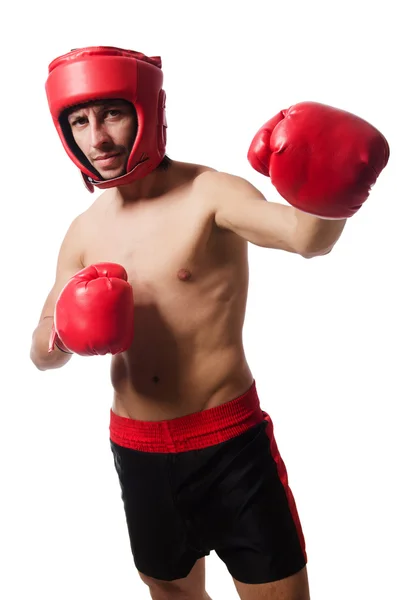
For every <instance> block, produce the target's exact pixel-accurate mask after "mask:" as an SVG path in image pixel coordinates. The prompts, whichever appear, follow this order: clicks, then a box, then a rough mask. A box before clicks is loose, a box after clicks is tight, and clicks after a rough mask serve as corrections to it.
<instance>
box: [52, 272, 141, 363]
mask: <svg viewBox="0 0 397 600" xmlns="http://www.w3.org/2000/svg"><path fill="white" fill-rule="evenodd" d="M133 319H134V301H133V290H132V287H131V285H130V284H129V283H128V276H127V272H126V270H125V269H124V267H122V266H121V265H117V264H113V263H98V264H96V265H91V266H89V267H86V268H85V269H82V270H81V271H79V272H78V273H76V275H74V276H73V277H72V278H71V279H70V280H69V281H68V283H67V284H66V285H65V287H64V288H63V290H62V292H61V293H60V295H59V298H58V300H57V302H56V305H55V314H54V327H53V332H52V336H51V339H50V345H49V351H51V350H53V349H54V346H55V345H56V346H58V348H60V349H61V350H63V351H64V352H65V351H66V352H67V351H70V352H74V353H76V354H80V355H81V356H91V355H94V354H100V355H103V354H118V353H119V352H124V351H125V350H127V349H128V348H129V347H130V345H131V343H132V339H133V325H134V320H133Z"/></svg>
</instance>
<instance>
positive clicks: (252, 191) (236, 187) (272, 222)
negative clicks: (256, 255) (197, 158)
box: [205, 173, 298, 252]
mask: <svg viewBox="0 0 397 600" xmlns="http://www.w3.org/2000/svg"><path fill="white" fill-rule="evenodd" d="M206 178H207V182H206V184H205V185H207V186H208V192H209V195H210V197H211V198H212V202H213V205H214V219H215V223H216V225H217V226H218V227H220V228H221V229H226V230H229V231H233V232H234V233H236V234H237V235H239V236H241V237H242V238H244V239H245V240H247V241H248V242H251V243H253V244H256V245H257V246H262V247H266V248H278V249H282V250H287V251H289V252H298V250H297V248H296V247H295V239H296V236H295V232H296V213H295V211H294V209H293V208H292V207H291V206H286V205H284V204H279V203H275V202H267V200H266V198H265V197H264V196H263V194H262V193H261V192H260V191H259V190H258V189H257V188H256V187H255V186H253V185H252V184H251V183H249V182H248V181H246V180H245V179H243V178H241V177H236V176H234V175H229V174H227V173H208V174H206Z"/></svg>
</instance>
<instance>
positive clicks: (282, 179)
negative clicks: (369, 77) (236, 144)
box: [248, 102, 389, 219]
mask: <svg viewBox="0 0 397 600" xmlns="http://www.w3.org/2000/svg"><path fill="white" fill-rule="evenodd" d="M388 159H389V146H388V143H387V141H386V139H385V138H384V136H383V135H382V134H381V133H380V132H379V131H378V130H377V129H375V127H373V126H372V125H370V124H369V123H368V122H367V121H364V120H363V119H361V118H360V117H357V116H355V115H353V114H351V113H349V112H346V111H344V110H340V109H337V108H333V107H331V106H326V105H325V104H319V103H317V102H301V103H300V104H295V105H294V106H291V107H290V108H289V109H288V110H282V111H281V112H280V113H279V114H278V115H276V116H275V117H273V118H272V119H271V120H270V121H268V122H267V123H266V124H265V125H263V127H261V129H260V130H259V131H258V132H257V134H256V135H255V137H254V139H253V140H252V142H251V145H250V148H249V150H248V160H249V162H250V163H251V165H252V167H253V168H254V169H256V170H257V171H259V173H262V174H263V175H266V176H268V177H270V179H271V181H272V183H273V185H274V186H275V188H276V189H277V191H278V192H279V194H280V195H281V196H282V197H283V198H285V200H287V202H288V203H289V204H291V205H292V206H294V207H296V208H298V209H300V210H302V211H304V212H308V213H311V214H313V215H317V216H319V217H325V218H331V219H345V218H347V217H351V216H352V215H354V213H355V212H356V211H357V210H358V209H359V208H361V206H362V204H363V203H364V202H365V200H366V199H367V198H368V195H369V192H370V189H371V187H372V186H373V185H374V184H375V182H376V180H377V178H378V176H379V174H380V173H381V171H382V169H384V168H385V166H386V164H387V162H388Z"/></svg>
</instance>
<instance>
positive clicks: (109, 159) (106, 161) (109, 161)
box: [94, 152, 120, 167]
mask: <svg viewBox="0 0 397 600" xmlns="http://www.w3.org/2000/svg"><path fill="white" fill-rule="evenodd" d="M119 157H120V152H117V153H115V154H104V155H103V156H98V157H97V158H94V162H95V163H97V164H98V166H99V167H109V166H112V165H113V164H114V163H115V162H117V160H118V158H119Z"/></svg>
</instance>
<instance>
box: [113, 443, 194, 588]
mask: <svg viewBox="0 0 397 600" xmlns="http://www.w3.org/2000/svg"><path fill="white" fill-rule="evenodd" d="M111 448H112V452H113V456H114V463H115V467H116V471H117V474H118V476H119V481H120V486H121V490H122V499H123V502H124V509H125V515H126V521H127V527H128V533H129V538H130V544H131V550H132V554H133V558H134V562H135V566H136V567H137V569H138V571H140V572H141V573H144V574H145V575H146V576H149V577H153V578H156V579H162V580H167V581H170V580H174V579H178V578H183V577H185V576H186V575H188V573H189V572H190V570H191V569H192V567H193V565H194V564H195V562H196V560H197V559H198V558H201V557H202V556H203V554H200V553H199V552H198V551H197V549H196V548H194V547H193V546H192V545H191V543H190V540H189V538H188V534H187V530H186V526H185V523H184V521H183V519H182V518H181V515H180V514H179V511H178V510H177V507H176V506H175V502H174V498H173V493H172V489H171V486H170V481H169V462H168V459H169V457H168V455H166V454H155V453H146V452H139V451H136V450H131V449H129V448H123V447H121V446H117V445H116V444H114V443H112V444H111Z"/></svg>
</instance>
